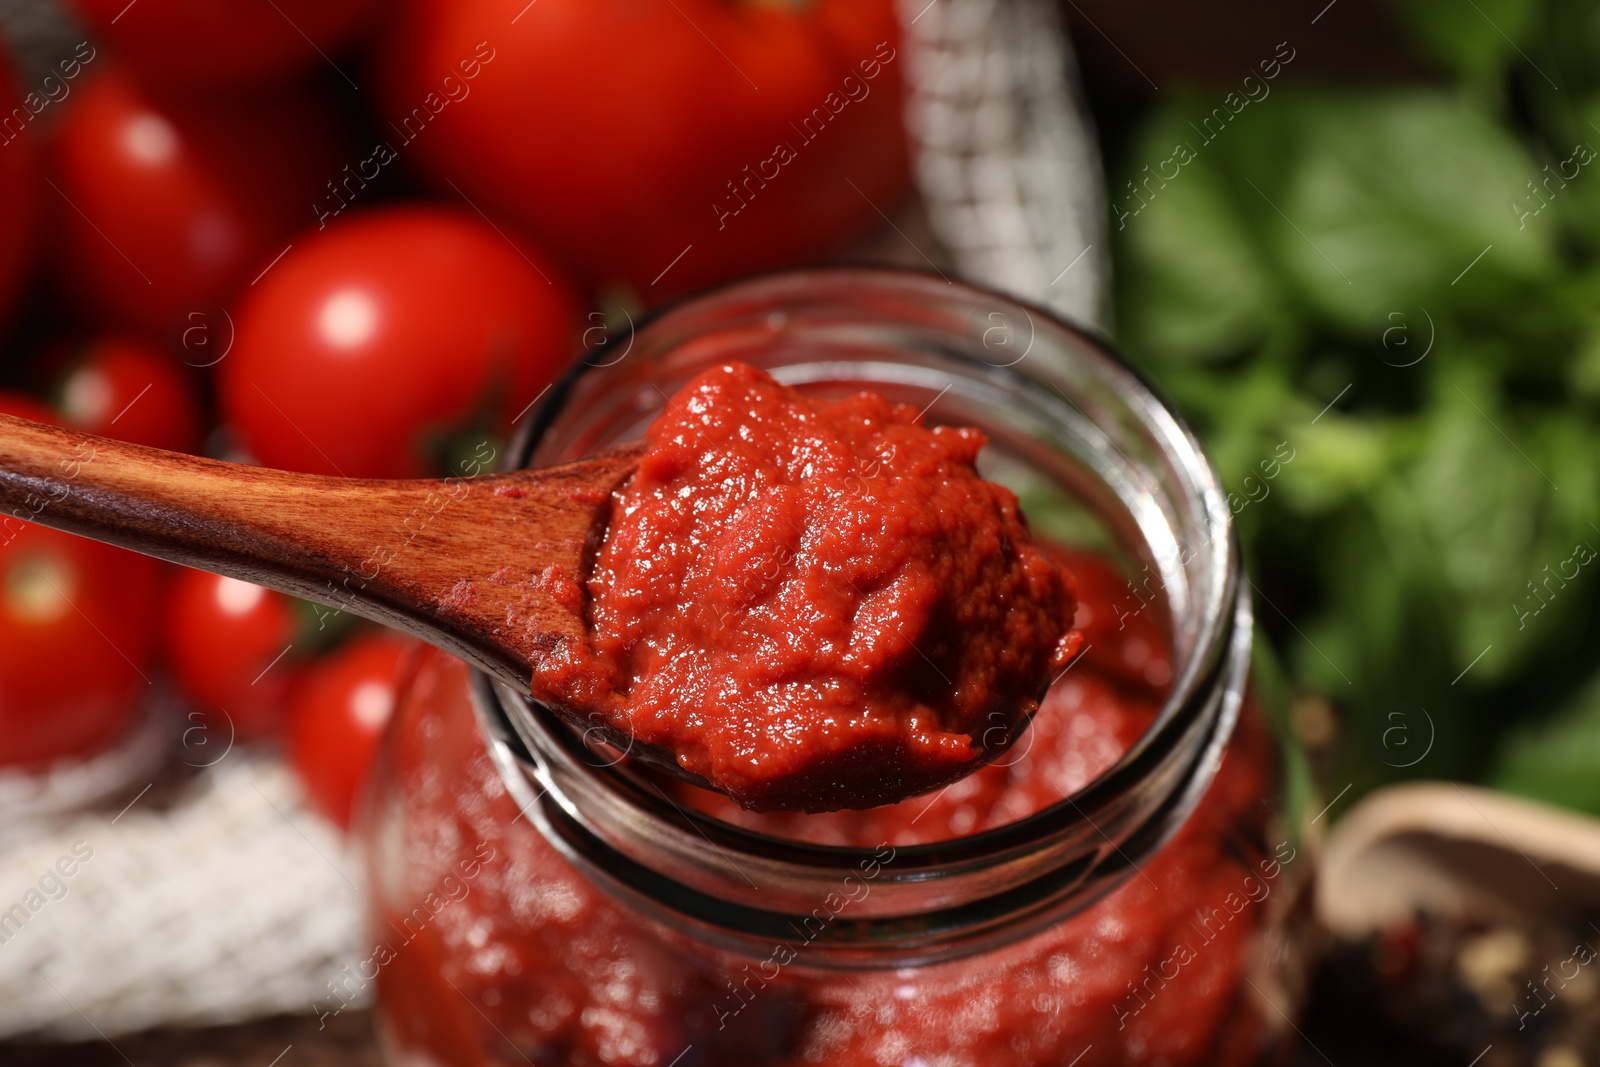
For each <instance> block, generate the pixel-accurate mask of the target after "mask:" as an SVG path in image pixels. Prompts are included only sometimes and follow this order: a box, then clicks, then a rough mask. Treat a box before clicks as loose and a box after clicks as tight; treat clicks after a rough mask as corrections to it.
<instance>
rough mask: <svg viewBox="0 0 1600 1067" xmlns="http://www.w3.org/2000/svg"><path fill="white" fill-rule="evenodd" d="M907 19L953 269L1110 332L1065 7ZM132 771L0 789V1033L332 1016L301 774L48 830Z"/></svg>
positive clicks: (40, 23) (56, 20) (33, 56)
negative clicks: (321, 1008)
mask: <svg viewBox="0 0 1600 1067" xmlns="http://www.w3.org/2000/svg"><path fill="white" fill-rule="evenodd" d="M900 15H901V22H902V25H903V27H904V30H905V37H906V47H905V51H906V68H905V69H906V78H907V88H908V94H907V115H906V119H907V124H908V128H909V129H910V130H911V133H912V138H913V142H914V160H915V177H916V182H917V185H918V188H919V191H920V193H921V198H922V201H923V205H924V207H925V209H926V212H927V216H928V219H929V222H930V224H931V226H932V228H933V231H934V234H935V236H936V237H937V238H938V240H939V241H940V242H941V243H942V244H943V245H944V247H945V248H946V249H947V250H948V252H949V253H950V256H951V259H952V260H953V261H954V264H955V266H956V268H957V270H958V271H959V272H960V273H961V274H962V275H964V276H965V277H967V278H969V279H971V280H973V281H976V282H978V283H980V284H983V285H987V286H990V287H993V288H996V289H1000V290H1004V291H1006V292H1009V293H1012V294H1015V295H1017V296H1020V297H1022V298H1024V299H1026V300H1029V301H1032V302H1034V303H1037V304H1041V305H1043V306H1046V307H1049V308H1051V309H1053V310H1055V311H1057V312H1059V313H1061V314H1063V315H1065V316H1066V317H1068V318H1070V319H1073V320H1076V321H1078V322H1081V323H1084V324H1087V325H1090V326H1099V325H1101V324H1102V322H1103V310H1104V307H1105V303H1106V285H1105V280H1106V266H1105V263H1106V258H1105V247H1104V236H1103V228H1104V222H1103V208H1102V204H1103V190H1102V186H1101V179H1100V169H1099V159H1098V155H1097V153H1096V150H1095V146H1094V143H1093V141H1092V139H1091V137H1090V131H1089V129H1088V128H1087V124H1086V121H1085V119H1084V117H1083V113H1082V109H1081V107H1080V106H1079V104H1078V103H1077V96H1076V93H1075V73H1074V68H1073V66H1072V60H1071V55H1070V52H1069V50H1068V47H1067V43H1066V39H1065V37H1064V35H1063V33H1062V30H1061V27H1060V24H1059V20H1058V19H1057V17H1056V13H1055V10H1054V8H1053V7H1052V6H1051V4H1049V3H1047V2H1043V0H931V2H930V0H902V2H901V6H900ZM0 28H4V29H5V31H6V32H7V33H8V34H9V35H10V36H11V37H12V39H13V42H14V43H15V44H16V45H17V48H18V51H20V52H21V53H22V56H21V58H22V63H21V64H20V65H21V68H22V73H23V76H24V77H26V76H27V73H28V72H29V71H30V70H31V69H34V68H38V69H43V68H44V67H45V66H47V64H48V62H49V60H50V56H51V55H53V54H60V53H61V52H62V51H63V48H64V49H65V50H68V51H70V49H71V47H72V45H73V44H75V43H76V42H77V41H78V40H81V39H82V37H81V34H79V33H78V31H77V30H76V29H75V28H74V27H73V26H72V24H71V22H70V20H67V19H65V18H63V17H62V16H61V15H60V14H59V12H56V11H55V10H54V9H53V5H50V4H46V3H43V2H42V0H0ZM41 55H42V56H43V59H42V61H41V60H40V57H41ZM176 733H177V731H176V730H170V731H169V732H168V734H167V736H168V737H171V736H172V735H173V734H176ZM209 758H210V757H208V759H209ZM119 759H120V760H121V762H120V763H119V764H118V768H119V769H118V770H117V772H116V775H112V774H111V771H110V769H108V768H100V770H99V771H96V770H95V769H93V768H80V769H78V770H76V771H74V770H71V769H68V770H65V771H63V772H61V774H60V775H58V776H57V778H56V779H55V780H52V781H50V782H44V783H40V782H38V781H32V782H22V781H20V780H18V779H16V778H14V777H13V778H12V779H10V780H7V779H5V777H4V776H0V807H3V812H0V814H3V816H4V817H3V818H0V1036H5V1035H12V1034H19V1033H28V1034H34V1035H44V1036H52V1037H61V1038H94V1037H104V1036H114V1035H116V1034H118V1033H126V1032H130V1031H135V1030H139V1029H143V1028H146V1027H150V1026H154V1025H157V1024H169V1025H198V1024H213V1023H223V1022H229V1021H235V1020H241V1019H247V1018H252V1017H258V1016H262V1015H268V1014H273V1013H278V1012H307V1011H312V1010H315V1006H316V1005H319V1004H325V1003H328V1002H329V999H330V998H329V995H328V983H329V982H330V981H331V980H333V979H335V978H336V977H337V976H338V975H339V974H340V973H341V971H342V970H343V968H345V966H346V965H349V964H352V963H354V962H355V961H357V960H359V959H360V958H362V956H363V955H364V953H363V950H362V946H361V944H360V941H361V938H362V920H361V897H362V894H361V892H360V889H359V886H360V882H361V878H362V871H361V867H360V865H359V863H357V862H356V859H355V857H353V856H352V855H351V854H350V852H349V850H348V849H347V846H346V845H345V843H344V841H343V840H342V837H341V835H340V833H339V832H338V831H337V830H336V829H334V828H333V827H331V826H329V825H328V824H327V823H326V822H324V821H322V820H321V819H320V818H318V817H317V816H316V815H314V814H313V813H311V812H310V811H309V810H308V809H307V808H306V807H305V805H304V803H303V800H302V798H301V795H300V792H299V789H298V786H297V784H296V782H295V780H294V778H293V776H292V774H291V773H290V772H289V771H288V769H287V768H286V767H285V766H284V765H283V764H282V763H281V762H280V761H279V760H278V759H277V758H276V757H274V756H272V755H271V754H267V753H251V752H247V751H245V750H243V749H240V750H238V751H232V752H229V753H228V754H227V755H226V756H225V757H224V758H221V759H218V760H216V762H215V763H214V764H213V765H211V766H209V767H206V768H204V769H203V770H201V771H200V772H199V773H198V776H197V777H194V778H193V779H192V780H191V781H189V782H188V783H187V784H186V785H185V786H183V787H182V788H181V789H179V790H177V791H176V793H175V795H172V796H169V797H168V798H167V799H166V801H165V802H164V803H163V804H162V805H160V806H159V807H157V806H156V805H155V804H154V803H153V802H152V801H150V800H148V799H145V798H144V795H143V794H142V793H141V794H140V795H139V796H135V797H134V798H133V802H132V804H131V805H129V806H128V807H127V808H125V809H123V810H122V811H120V812H119V811H117V810H115V808H114V807H113V808H109V809H108V810H95V811H92V812H85V813H80V814H68V815H61V814H56V815H50V814H48V810H49V809H51V808H56V809H63V808H71V807H73V806H75V805H76V804H77V803H78V802H80V801H82V800H85V799H88V798H89V795H90V794H91V793H92V792H93V791H94V782H96V781H103V780H105V778H106V777H108V776H120V777H123V778H126V779H128V780H130V781H132V783H133V784H132V786H131V788H130V792H131V791H132V790H137V789H138V784H139V777H138V776H139V775H140V774H143V773H146V772H145V771H144V770H142V769H141V765H140V764H139V763H138V762H137V761H136V760H133V759H132V758H131V757H119ZM194 762H205V761H202V760H195V761H194ZM8 790H9V792H8ZM24 811H26V812H29V813H31V815H29V816H28V817H26V818H19V817H18V816H19V815H20V814H22V813H23V812H24ZM369 993H370V989H367V990H362V991H361V994H360V996H358V997H357V999H356V1000H355V1001H351V1002H350V1003H352V1004H355V1003H359V1002H360V1000H361V997H364V996H366V995H367V994H369ZM345 999H347V1000H348V994H346V998H345Z"/></svg>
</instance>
